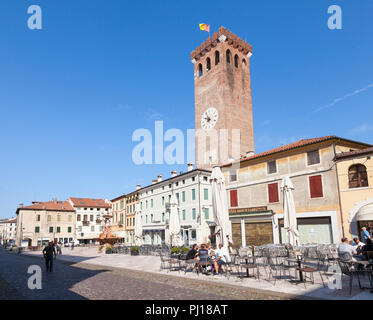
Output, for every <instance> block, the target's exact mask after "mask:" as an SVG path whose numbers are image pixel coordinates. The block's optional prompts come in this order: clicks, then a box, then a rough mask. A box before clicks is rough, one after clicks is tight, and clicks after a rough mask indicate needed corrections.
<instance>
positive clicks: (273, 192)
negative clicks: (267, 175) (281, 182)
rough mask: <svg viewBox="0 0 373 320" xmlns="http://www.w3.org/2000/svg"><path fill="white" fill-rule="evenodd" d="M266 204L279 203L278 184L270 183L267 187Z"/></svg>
mask: <svg viewBox="0 0 373 320" xmlns="http://www.w3.org/2000/svg"><path fill="white" fill-rule="evenodd" d="M268 202H269V203H275V202H279V197H278V183H277V182H276V183H270V184H269V185H268Z"/></svg>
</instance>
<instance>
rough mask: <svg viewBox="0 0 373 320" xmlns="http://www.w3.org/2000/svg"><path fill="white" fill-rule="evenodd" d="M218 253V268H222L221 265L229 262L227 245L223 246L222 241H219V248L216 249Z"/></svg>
mask: <svg viewBox="0 0 373 320" xmlns="http://www.w3.org/2000/svg"><path fill="white" fill-rule="evenodd" d="M218 252H219V255H220V257H221V259H220V260H219V261H220V264H219V263H218V265H219V269H222V265H224V264H227V263H230V262H231V256H230V254H229V250H228V248H227V247H224V246H223V244H222V243H219V249H218Z"/></svg>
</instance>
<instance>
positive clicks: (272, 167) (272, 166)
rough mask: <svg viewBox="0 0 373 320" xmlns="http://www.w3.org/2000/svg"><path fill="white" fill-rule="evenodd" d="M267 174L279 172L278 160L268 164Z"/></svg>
mask: <svg viewBox="0 0 373 320" xmlns="http://www.w3.org/2000/svg"><path fill="white" fill-rule="evenodd" d="M267 172H268V174H272V173H276V172H277V165H276V160H273V161H269V162H267Z"/></svg>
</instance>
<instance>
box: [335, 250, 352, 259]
mask: <svg viewBox="0 0 373 320" xmlns="http://www.w3.org/2000/svg"><path fill="white" fill-rule="evenodd" d="M338 257H339V259H340V260H341V261H351V260H352V255H351V253H349V252H343V251H342V252H338Z"/></svg>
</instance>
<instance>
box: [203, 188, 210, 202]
mask: <svg viewBox="0 0 373 320" xmlns="http://www.w3.org/2000/svg"><path fill="white" fill-rule="evenodd" d="M203 191H204V192H203V193H204V199H205V200H208V199H209V189H203Z"/></svg>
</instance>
